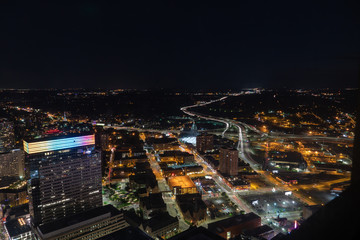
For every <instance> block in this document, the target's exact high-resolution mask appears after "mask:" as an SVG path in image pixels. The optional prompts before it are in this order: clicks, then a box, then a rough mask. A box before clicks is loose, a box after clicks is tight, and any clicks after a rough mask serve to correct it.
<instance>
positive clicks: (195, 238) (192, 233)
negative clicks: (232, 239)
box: [169, 227, 224, 240]
mask: <svg viewBox="0 0 360 240" xmlns="http://www.w3.org/2000/svg"><path fill="white" fill-rule="evenodd" d="M182 239H187V240H224V239H223V238H222V237H220V236H218V235H216V234H215V233H212V232H210V231H209V230H207V229H206V228H204V227H198V228H196V227H194V228H189V229H188V230H186V231H184V232H182V233H179V234H177V235H175V236H173V237H171V238H169V240H182Z"/></svg>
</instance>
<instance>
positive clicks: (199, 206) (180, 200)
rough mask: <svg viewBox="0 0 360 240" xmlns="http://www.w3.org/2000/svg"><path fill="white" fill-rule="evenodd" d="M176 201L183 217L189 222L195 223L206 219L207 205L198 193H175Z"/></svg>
mask: <svg viewBox="0 0 360 240" xmlns="http://www.w3.org/2000/svg"><path fill="white" fill-rule="evenodd" d="M176 203H177V204H178V206H179V208H180V210H181V214H182V215H183V217H184V219H185V220H186V221H188V222H189V223H191V224H196V223H199V222H203V221H205V220H206V215H207V214H206V210H207V206H206V204H205V203H204V201H203V200H202V199H201V195H200V194H198V193H196V194H182V195H177V196H176Z"/></svg>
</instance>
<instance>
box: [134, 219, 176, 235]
mask: <svg viewBox="0 0 360 240" xmlns="http://www.w3.org/2000/svg"><path fill="white" fill-rule="evenodd" d="M139 228H140V229H141V230H143V231H144V232H146V233H147V234H148V235H150V236H151V237H153V238H159V237H161V238H169V237H171V236H173V235H175V234H176V233H177V232H178V231H179V220H178V219H177V218H176V217H171V216H170V215H169V214H168V213H162V214H158V215H156V216H155V217H153V218H151V219H149V220H146V221H144V222H143V223H142V224H141V225H140V227H139Z"/></svg>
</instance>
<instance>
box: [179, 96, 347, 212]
mask: <svg viewBox="0 0 360 240" xmlns="http://www.w3.org/2000/svg"><path fill="white" fill-rule="evenodd" d="M225 99H226V97H222V98H220V99H217V100H212V101H209V102H206V103H204V102H203V103H201V104H196V105H191V106H187V107H182V108H181V110H182V111H183V112H184V113H185V114H188V115H190V116H194V117H198V118H202V119H207V120H212V121H217V122H222V123H225V124H228V125H229V126H235V127H237V128H238V146H237V148H238V151H239V157H240V159H242V160H243V161H244V162H246V163H248V164H249V165H250V166H251V167H252V168H253V169H254V170H256V171H257V172H258V173H259V174H260V175H261V176H263V177H264V178H265V179H266V181H267V182H268V183H269V184H270V185H271V186H274V187H275V188H276V190H280V191H292V192H293V193H294V194H293V195H294V196H295V197H296V198H298V199H299V200H300V201H302V202H303V203H305V204H308V205H314V204H316V203H315V202H314V201H312V200H311V197H309V196H304V195H303V194H300V193H298V192H296V191H295V190H296V186H286V185H283V184H282V183H280V182H279V181H278V180H277V179H275V178H274V177H273V176H272V175H271V174H270V173H268V172H266V171H261V169H260V166H259V164H257V163H256V162H255V161H254V160H253V159H252V158H251V156H250V154H249V143H248V142H249V141H248V139H247V137H246V135H245V134H244V132H245V131H244V130H245V128H249V129H250V130H252V131H255V132H258V133H259V134H262V135H261V136H264V135H263V133H262V132H259V131H258V130H256V129H254V127H251V126H249V125H247V124H245V123H242V122H236V121H234V120H232V119H226V118H220V117H214V116H209V115H204V114H199V113H196V112H192V111H190V109H191V108H194V107H199V106H205V105H208V104H211V103H213V102H218V101H223V100H225ZM276 137H281V138H282V137H290V138H292V137H294V138H307V137H308V136H303V135H302V136H294V135H292V136H291V135H281V136H276ZM311 139H312V140H314V136H312V138H311ZM316 139H321V140H325V139H327V140H339V138H326V137H316ZM341 140H343V139H341ZM218 182H222V181H218ZM219 185H220V186H221V184H219ZM226 192H227V193H228V195H229V197H230V196H231V198H232V200H233V201H234V202H236V203H238V205H239V206H240V207H241V208H242V209H244V210H245V211H246V212H248V211H249V210H250V209H249V208H248V207H246V205H245V204H244V203H242V201H241V200H239V199H238V198H237V197H234V195H233V194H232V193H233V191H230V193H229V191H226Z"/></svg>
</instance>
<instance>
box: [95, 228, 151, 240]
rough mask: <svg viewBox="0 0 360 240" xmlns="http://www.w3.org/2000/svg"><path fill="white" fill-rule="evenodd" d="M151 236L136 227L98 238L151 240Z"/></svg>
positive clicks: (104, 239) (108, 239)
mask: <svg viewBox="0 0 360 240" xmlns="http://www.w3.org/2000/svg"><path fill="white" fill-rule="evenodd" d="M151 239H153V238H151V237H150V236H148V235H147V234H146V233H144V232H143V231H141V230H140V229H138V228H135V227H131V226H129V227H126V228H124V229H121V230H119V231H116V232H114V233H112V234H109V235H107V236H104V237H101V238H98V240H151Z"/></svg>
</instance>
